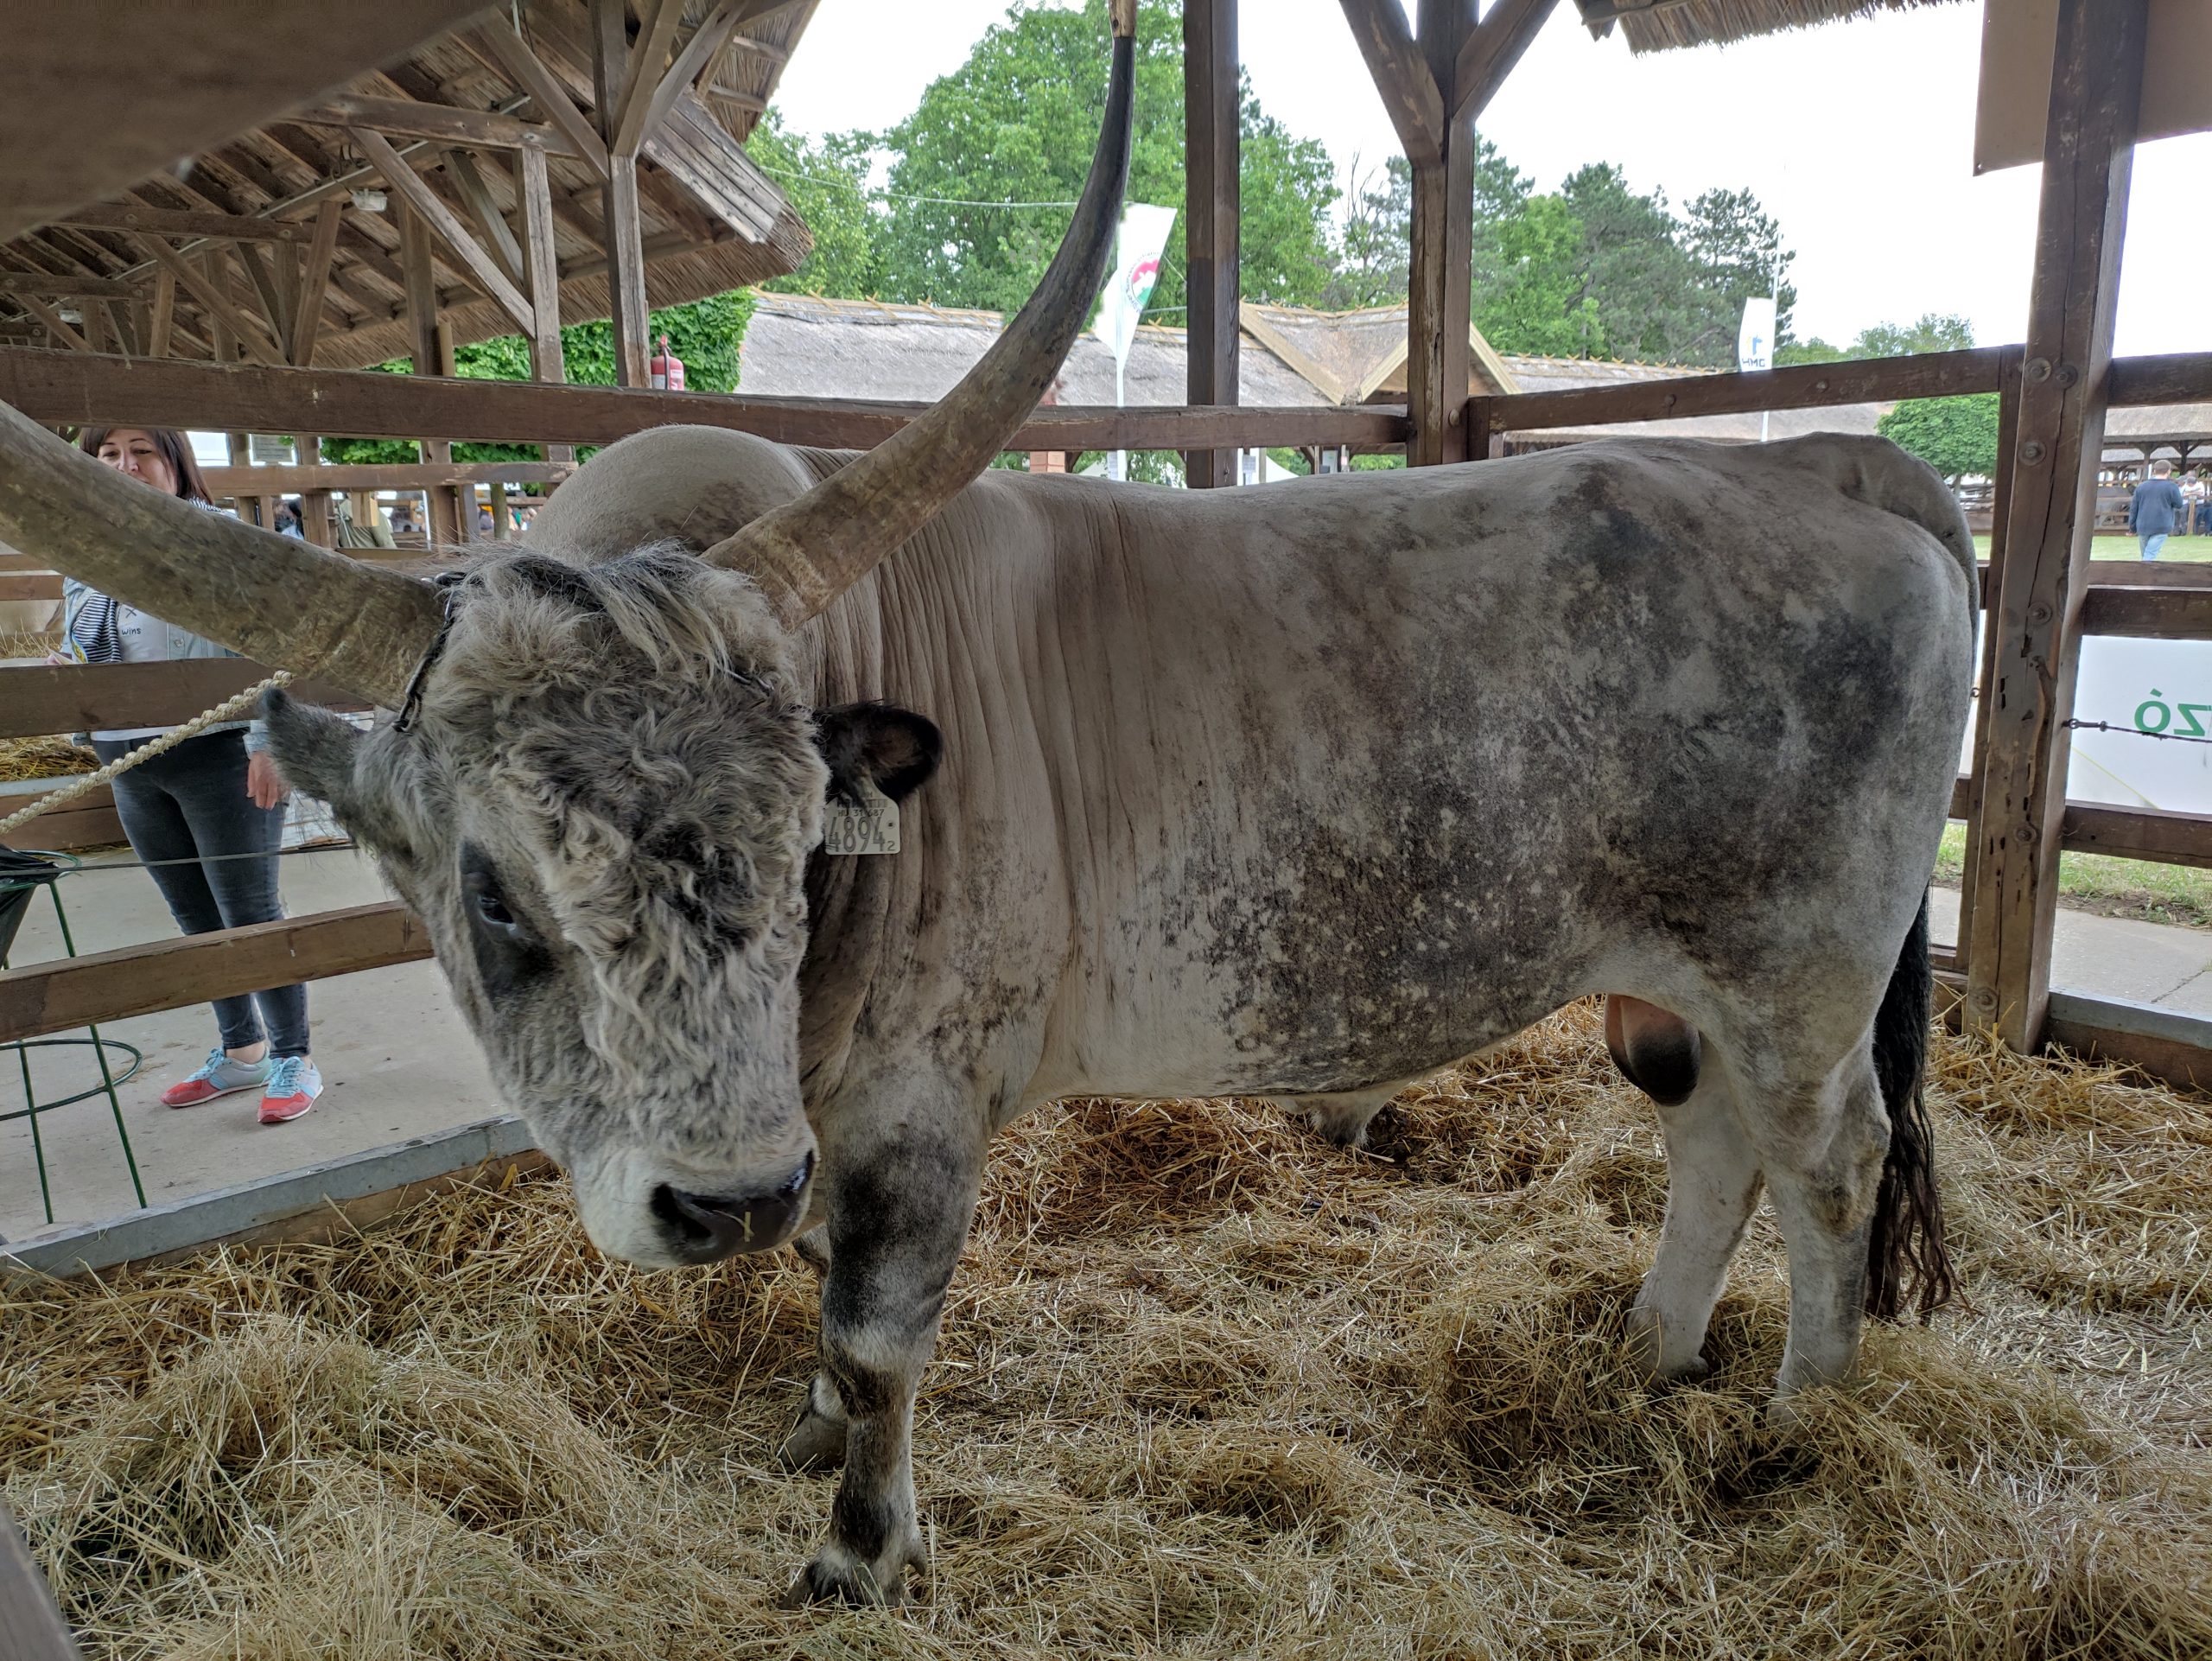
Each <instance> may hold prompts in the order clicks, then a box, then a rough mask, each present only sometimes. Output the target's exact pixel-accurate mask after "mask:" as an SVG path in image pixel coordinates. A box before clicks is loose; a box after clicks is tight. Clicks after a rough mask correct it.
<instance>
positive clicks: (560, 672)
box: [411, 544, 829, 1066]
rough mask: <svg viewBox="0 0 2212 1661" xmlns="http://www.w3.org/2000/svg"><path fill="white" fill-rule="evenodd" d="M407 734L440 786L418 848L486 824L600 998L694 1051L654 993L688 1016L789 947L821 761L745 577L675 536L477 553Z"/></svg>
mask: <svg viewBox="0 0 2212 1661" xmlns="http://www.w3.org/2000/svg"><path fill="white" fill-rule="evenodd" d="M419 733H420V736H421V739H422V741H423V748H424V750H425V751H426V752H427V753H428V758H429V759H433V760H435V762H436V763H439V764H441V765H437V766H436V767H435V771H436V772H438V773H441V774H442V775H443V778H442V781H441V782H442V784H443V785H444V786H445V788H444V789H442V790H438V791H435V792H420V793H417V794H416V795H415V796H414V797H413V798H412V805H413V814H412V815H411V817H416V818H423V817H432V816H434V817H435V818H439V819H441V820H442V827H440V828H438V829H436V830H433V829H432V828H431V827H430V826H429V825H427V824H423V825H418V826H417V827H416V838H417V840H418V845H421V846H427V847H430V848H435V847H438V846H440V845H441V844H442V843H449V842H451V841H452V840H453V838H454V835H455V831H456V829H459V830H462V831H468V832H470V833H473V834H475V835H477V836H479V837H489V838H491V839H490V840H488V841H487V843H486V851H487V852H488V853H489V854H490V855H491V856H493V859H494V860H495V861H496V862H499V864H500V867H501V870H502V875H503V877H505V879H506V880H507V881H513V880H515V878H516V877H517V876H518V875H522V874H521V873H518V872H513V871H512V870H511V869H509V866H510V863H511V862H512V861H513V860H514V859H515V857H516V856H522V857H523V858H524V859H526V860H527V861H528V862H529V865H530V868H531V869H530V870H529V873H528V875H530V876H531V877H532V878H534V879H535V881H536V882H537V885H538V887H539V888H540V889H541V890H542V892H543V897H544V901H545V903H546V905H547V906H548V907H549V908H550V910H551V911H552V913H554V917H553V920H554V921H555V923H556V926H558V928H559V930H560V932H561V934H562V935H563V937H564V938H565V939H567V940H568V941H569V943H570V944H571V945H575V946H576V947H577V948H579V949H580V950H581V951H582V952H583V953H584V954H585V956H586V957H587V958H588V959H589V960H590V961H591V963H592V965H593V969H594V975H595V977H597V979H598V981H599V983H600V985H601V990H603V991H604V992H605V993H606V994H607V996H608V998H609V1000H610V1001H611V1002H612V1003H613V1005H615V1006H616V1007H617V1009H621V1010H623V1011H626V1012H629V1013H633V1014H634V1013H641V1012H643V1010H644V1009H645V1006H646V1005H647V1003H648V1002H650V1004H651V1007H652V1012H653V1015H654V1017H655V1019H656V1021H658V1022H663V1023H668V1024H669V1025H670V1026H671V1027H672V1028H674V1029H675V1030H682V1029H683V1028H691V1029H692V1030H693V1031H694V1032H695V1033H698V1034H699V1035H700V1036H701V1038H702V1041H704V1047H703V1048H702V1053H701V1055H700V1056H699V1057H698V1060H699V1061H700V1063H701V1065H702V1066H708V1065H711V1061H712V1054H711V1051H712V1042H711V1040H710V1039H708V1037H707V1034H706V1033H705V1032H703V1031H702V1030H701V1028H700V1027H699V1026H697V1025H696V1024H695V1023H693V1022H690V1021H683V1020H682V1019H681V1018H680V1015H679V1012H678V1011H677V1010H676V1009H671V1002H670V1001H671V999H677V1000H679V1001H681V1002H686V1003H688V1002H695V1001H696V1002H698V1003H699V1004H700V1006H701V1009H700V1014H701V1015H702V1018H703V1017H705V1016H706V1015H707V1012H708V1010H709V1009H710V1008H711V1007H712V1006H713V1005H714V1003H715V1001H716V1000H718V999H727V998H728V996H729V995H730V993H731V991H732V990H734V988H733V986H732V984H731V983H732V981H733V980H734V979H741V978H744V977H746V971H747V970H748V969H750V970H752V971H753V972H754V973H756V974H757V973H758V972H760V971H764V970H766V969H768V968H770V967H771V965H772V964H777V963H779V962H781V961H782V960H784V959H785V958H788V957H789V956H790V955H791V952H792V951H794V950H795V949H796V945H797V943H798V939H799V935H800V925H801V922H802V920H803V918H804V899H803V897H802V894H801V878H802V877H803V875H804V862H805V859H806V856H807V854H808V852H809V850H810V849H811V848H812V847H813V846H814V844H815V843H817V841H819V840H820V837H821V817H822V799H823V792H824V790H825V788H826V786H827V782H828V776H829V775H828V772H827V769H826V768H825V767H824V766H823V762H822V760H821V756H820V754H819V752H818V749H817V745H816V742H815V739H814V729H813V716H812V713H811V711H810V710H809V709H808V707H807V705H806V703H805V701H804V699H803V698H802V697H800V696H799V695H798V686H797V684H796V682H795V680H794V678H793V675H792V672H791V662H790V655H789V648H788V645H787V642H786V638H785V634H784V632H783V630H782V629H781V628H780V627H779V626H778V625H777V623H776V622H775V620H774V619H773V618H772V615H771V614H770V613H769V611H768V608H767V607H766V604H765V603H764V602H763V601H761V599H760V595H759V594H758V593H757V591H756V590H755V589H753V585H752V584H751V583H750V582H747V580H746V579H745V578H743V577H741V576H734V575H732V574H730V573H728V572H724V571H719V570H715V569H714V568H712V567H710V566H708V565H705V564H703V563H701V562H700V561H699V560H698V559H697V558H696V557H693V556H692V555H690V554H689V553H687V552H685V551H684V550H682V549H681V548H680V547H677V546H675V545H673V544H671V545H665V546H659V547H650V548H646V549H644V550H639V551H638V552H636V553H633V554H631V555H628V556H626V557H622V558H620V559H618V560H614V561H611V562H609V563H605V564H601V565H596V566H592V567H588V568H584V567H578V566H572V565H568V564H564V563H560V562H558V561H555V560H551V559H549V558H546V557H543V556H542V555H537V554H518V555H508V556H503V557H493V559H491V560H489V561H487V562H486V563H483V564H481V565H480V566H478V567H476V568H475V569H474V570H472V571H471V572H470V574H469V575H468V576H467V578H466V579H465V581H464V582H463V583H462V586H461V594H460V596H459V601H458V604H457V608H456V611H455V615H454V625H453V633H452V638H451V640H449V642H448V646H447V649H446V651H445V652H444V654H443V656H442V659H440V662H439V665H438V667H437V669H436V671H435V673H434V675H433V677H432V678H431V681H430V684H429V687H428V689H427V690H426V695H425V697H424V699H423V716H422V722H421V725H420V729H419ZM464 792H465V793H464ZM440 798H442V801H441V800H440ZM470 805H480V809H481V811H480V813H475V812H470V811H467V807H468V806H470ZM455 807H461V808H462V809H463V811H462V812H461V815H460V816H459V817H460V819H461V823H460V824H459V825H458V826H456V824H455V815H454V813H453V812H452V811H450V810H452V809H454V808H455ZM442 809H443V810H446V811H441V810H442ZM724 1007H725V1009H726V1008H727V1006H726V1005H725V1006H724ZM615 1012H616V1011H615V1009H609V1010H607V1011H605V1012H603V1013H605V1014H607V1015H613V1014H614V1013H615ZM672 1017H673V1018H674V1019H671V1018H672ZM722 1020H723V1021H726V1020H727V1015H724V1016H723V1017H722ZM718 1024H721V1023H719V1022H717V1021H714V1020H711V1019H707V1020H705V1021H704V1025H705V1027H706V1028H713V1027H715V1026H716V1025H718ZM673 1035H674V1033H673V1032H671V1036H673ZM663 1060H666V1058H665V1057H664V1058H663Z"/></svg>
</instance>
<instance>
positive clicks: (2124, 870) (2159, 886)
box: [1936, 538, 2212, 929]
mask: <svg viewBox="0 0 2212 1661" xmlns="http://www.w3.org/2000/svg"><path fill="white" fill-rule="evenodd" d="M2200 540H2202V538H2200ZM1966 849H1967V828H1966V826H1964V825H1963V824H1947V825H1945V826H1944V827H1943V847H1942V852H1941V853H1939V854H1937V855H1936V882H1937V883H1938V884H1940V885H1941V886H1942V887H1943V888H1957V887H1958V886H1959V881H1960V877H1961V872H1962V870H1963V869H1964V866H1965V862H1966ZM2058 903H2059V904H2060V905H2062V906H2064V907H2068V908H2069V910H2073V911H2089V912H2094V913H2097V914H2098V915H2099V916H2100V917H2133V918H2136V919H2139V920H2141V921H2143V922H2146V923H2176V924H2178V925H2180V926H2182V927H2183V928H2205V929H2212V871H2201V870H2198V869H2196V868H2195V867H2194V866H2190V865H2153V864H2152V863H2150V862H2148V861H2147V860H2140V859H2114V858H2113V857H2112V856H2110V855H2109V854H2061V855H2060V856H2058Z"/></svg>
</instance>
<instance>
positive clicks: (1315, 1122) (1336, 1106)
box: [1269, 1085, 1405, 1148]
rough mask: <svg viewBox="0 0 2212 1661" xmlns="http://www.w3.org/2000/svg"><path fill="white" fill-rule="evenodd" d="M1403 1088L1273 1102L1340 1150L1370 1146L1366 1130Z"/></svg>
mask: <svg viewBox="0 0 2212 1661" xmlns="http://www.w3.org/2000/svg"><path fill="white" fill-rule="evenodd" d="M1404 1088H1405V1086H1404V1085H1377V1086H1376V1088H1375V1089H1373V1090H1352V1091H1342V1092H1340V1093H1339V1094H1337V1095H1334V1096H1276V1097H1272V1098H1269V1099H1271V1100H1272V1101H1273V1102H1274V1104H1275V1105H1276V1106H1278V1107H1280V1108H1281V1109H1282V1110H1283V1111H1285V1112H1287V1113H1290V1114H1293V1115H1297V1116H1302V1117H1304V1118H1305V1120H1306V1123H1308V1124H1310V1125H1312V1126H1313V1129H1314V1130H1316V1131H1317V1132H1318V1133H1319V1134H1320V1135H1322V1136H1326V1137H1327V1138H1328V1139H1329V1140H1330V1141H1331V1142H1334V1143H1336V1144H1337V1146H1338V1147H1339V1148H1364V1147H1366V1146H1367V1127H1368V1125H1369V1124H1370V1123H1371V1122H1372V1121H1373V1119H1374V1117H1375V1116H1376V1114H1377V1113H1380V1112H1381V1111H1383V1109H1384V1108H1386V1107H1388V1106H1389V1104H1391V1102H1392V1101H1393V1100H1394V1099H1395V1098H1396V1097H1397V1094H1398V1092H1399V1091H1402V1090H1403V1089H1404Z"/></svg>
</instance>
